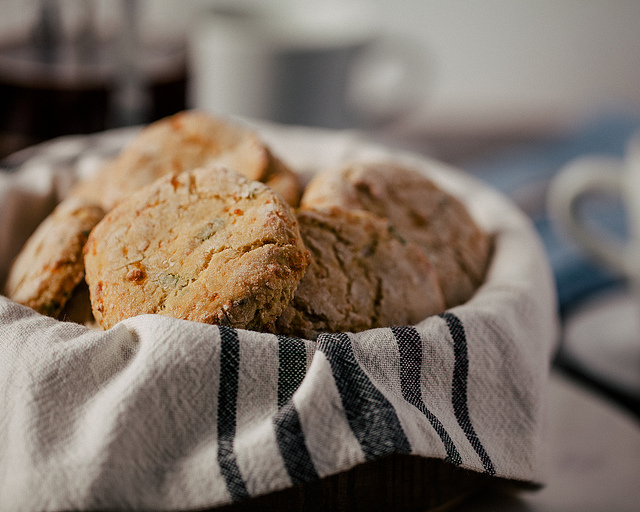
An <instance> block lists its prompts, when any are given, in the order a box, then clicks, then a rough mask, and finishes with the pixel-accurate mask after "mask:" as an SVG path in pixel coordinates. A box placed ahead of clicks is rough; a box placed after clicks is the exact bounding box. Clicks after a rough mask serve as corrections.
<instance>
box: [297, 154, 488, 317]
mask: <svg viewBox="0 0 640 512" xmlns="http://www.w3.org/2000/svg"><path fill="white" fill-rule="evenodd" d="M329 206H340V207H342V208H350V209H360V210H365V211H369V212H372V213H375V214H376V215H378V216H380V217H383V218H386V219H388V221H389V223H390V224H391V225H392V226H393V229H394V230H395V231H396V232H397V234H398V235H399V236H401V237H402V238H403V239H405V240H407V241H410V242H413V243H416V244H418V245H419V246H421V247H422V248H423V249H424V250H425V252H426V254H427V256H428V257H429V260H430V261H431V263H432V264H433V266H434V268H435V269H436V272H437V274H438V277H439V279H440V283H441V284H442V290H443V293H444V296H445V302H446V304H447V307H453V306H456V305H458V304H462V303H464V302H466V301H467V300H469V299H470V298H471V296H472V295H473V294H474V292H475V290H476V289H477V288H478V286H480V284H481V283H482V282H483V281H484V276H485V272H486V268H487V265H488V262H489V259H490V253H491V247H492V240H491V237H490V236H489V235H488V234H487V233H486V232H485V231H483V230H482V229H481V228H480V227H479V226H478V225H477V224H476V222H475V221H474V220H473V219H472V217H471V215H470V214H469V212H468V211H467V209H466V207H465V206H464V205H463V204H462V203H461V202H460V201H459V200H458V199H457V198H455V197H453V196H452V195H451V194H449V193H447V192H445V191H444V190H442V189H440V188H439V187H438V186H436V185H435V184H434V183H433V182H432V181H431V180H429V179H428V178H426V177H425V176H423V175H422V174H420V173H419V172H417V171H415V170H413V169H410V168H407V167H404V166H401V165H398V164H397V163H392V162H391V163H387V162H372V163H369V162H359V163H347V164H345V165H342V166H338V167H335V168H331V169H326V170H323V171H321V172H319V173H318V174H316V175H315V176H314V178H313V179H312V180H311V182H310V183H309V184H308V185H307V187H306V189H305V191H304V194H303V196H302V199H301V202H300V207H301V208H306V209H313V208H324V207H329Z"/></svg>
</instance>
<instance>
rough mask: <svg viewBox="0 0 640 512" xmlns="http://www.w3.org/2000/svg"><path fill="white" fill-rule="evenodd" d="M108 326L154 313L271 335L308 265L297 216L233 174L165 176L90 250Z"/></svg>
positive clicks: (132, 201) (99, 309)
mask: <svg viewBox="0 0 640 512" xmlns="http://www.w3.org/2000/svg"><path fill="white" fill-rule="evenodd" d="M85 265H86V269H87V276H86V280H87V283H88V285H89V290H90V295H91V303H92V309H93V314H94V316H95V318H96V320H97V321H98V322H99V323H100V324H101V325H102V326H103V327H104V328H109V327H111V326H113V325H115V324H116V323H117V322H119V321H120V320H123V319H125V318H128V317H131V316H135V315H141V314H146V313H156V314H161V315H168V316H172V317H175V318H182V319H186V320H193V321H198V322H204V323H211V324H224V325H229V326H232V327H236V328H247V329H253V330H265V329H269V328H270V327H271V326H272V324H273V322H274V321H275V319H276V318H277V317H278V316H279V315H280V314H281V313H282V311H283V310H284V308H285V307H286V306H287V304H288V303H289V301H290V300H291V298H292V297H293V293H294V291H295V288H296V286H297V284H298V281H299V280H300V279H301V277H302V275H303V274H304V271H305V269H306V267H307V265H308V252H307V250H306V249H305V247H304V245H303V242H302V238H301V236H300V231H299V228H298V224H297V221H296V218H295V215H294V213H293V212H292V210H291V208H290V207H289V206H288V205H287V204H286V203H285V202H284V201H283V200H282V199H281V198H280V196H279V195H277V194H276V193H274V192H273V191H272V190H271V189H270V188H268V187H267V186H266V185H264V184H262V183H259V182H256V181H251V180H248V179H247V178H245V177H244V176H242V175H240V174H238V173H236V172H234V171H231V170H229V169H226V168H224V167H215V166H212V167H204V168H200V169H195V170H192V171H186V172H183V173H180V174H172V175H168V176H165V177H163V178H160V179H159V180H157V181H156V182H155V183H153V184H152V185H150V186H147V187H145V188H143V189H141V190H139V191H138V192H136V193H134V194H133V195H131V196H129V197H128V198H126V199H125V200H123V201H122V202H121V203H120V204H119V205H118V206H116V207H115V208H114V209H113V210H112V211H111V212H109V213H108V214H107V215H106V216H105V218H104V219H103V220H102V221H101V222H100V223H99V224H98V225H97V226H96V227H95V228H94V230H93V231H92V233H91V235H90V237H89V240H88V242H87V245H86V247H85Z"/></svg>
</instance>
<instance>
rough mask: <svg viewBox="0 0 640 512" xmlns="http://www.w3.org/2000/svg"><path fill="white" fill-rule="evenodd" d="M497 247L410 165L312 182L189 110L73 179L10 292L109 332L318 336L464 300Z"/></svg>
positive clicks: (25, 255) (245, 131)
mask: <svg viewBox="0 0 640 512" xmlns="http://www.w3.org/2000/svg"><path fill="white" fill-rule="evenodd" d="M491 245H492V243H491V237H490V236H489V234H487V233H486V232H485V231H483V230H482V229H481V228H480V227H479V226H478V225H477V224H476V223H475V222H474V220H473V219H472V218H471V216H470V215H469V213H468V212H467V210H466V208H465V207H464V205H463V204H462V203H461V202H460V201H459V200H457V199H456V198H455V197H453V196H452V195H450V194H449V193H447V192H445V191H443V190H441V189H440V188H439V187H437V186H436V185H435V184H434V183H433V182H432V181H431V180H429V179H427V178H426V177H424V176H423V175H422V174H420V173H419V172H418V171H416V170H413V169H410V168H407V167H405V166H403V165H400V164H398V163H396V162H389V161H378V162H347V163H344V164H342V165H339V166H337V167H334V168H329V169H322V170H320V171H319V172H318V173H316V174H315V175H314V177H313V178H312V179H311V181H310V182H309V183H308V184H306V186H304V188H303V186H302V183H301V180H300V178H299V176H298V174H297V173H296V172H295V171H294V170H292V169H291V168H290V166H289V165H287V164H286V163H285V162H284V161H283V160H282V159H281V158H278V156H276V155H274V154H273V152H272V151H271V149H270V148H269V147H267V145H266V144H265V143H264V142H263V141H262V140H261V139H260V137H259V136H258V135H257V133H256V132H254V131H253V130H251V129H249V128H247V127H244V126H241V125H239V124H236V123H232V122H230V121H228V120H223V119H218V118H215V117H211V116H210V115H208V114H205V113H203V112H199V111H186V112H181V113H179V114H176V115H173V116H171V117H169V118H165V119H162V120H160V121H157V122H155V123H153V124H150V125H149V126H147V127H145V128H144V129H143V130H141V131H140V132H139V133H138V134H137V135H136V136H135V138H134V139H133V140H132V141H131V143H130V144H129V145H128V146H127V147H125V148H124V149H123V150H122V152H121V153H120V154H119V155H117V156H116V157H115V158H114V159H112V160H110V161H109V162H107V163H106V164H105V165H104V166H103V167H102V168H101V169H100V170H99V171H98V172H97V173H96V174H95V175H93V176H91V177H90V178H88V179H86V180H84V181H81V182H79V183H78V184H77V185H76V186H75V188H74V189H73V190H72V191H71V193H70V194H69V196H68V197H67V198H66V199H64V200H63V201H62V202H61V203H60V204H59V205H58V206H57V207H56V209H55V210H54V211H53V212H52V213H51V214H50V215H49V216H48V217H47V218H46V219H45V220H44V221H43V222H42V223H41V225H40V226H39V227H38V228H37V229H36V231H35V232H34V233H33V235H32V236H31V237H30V238H29V240H27V242H26V244H25V246H24V248H23V249H22V251H21V252H20V253H19V255H18V256H17V258H16V260H15V261H14V264H13V265H12V268H11V270H10V273H9V277H8V279H7V286H6V294H7V296H8V297H10V298H11V299H13V300H14V301H16V302H19V303H22V304H24V305H27V306H29V307H31V308H33V309H35V310H36V311H38V312H40V313H42V314H45V315H49V316H53V317H56V318H59V319H61V320H66V321H73V322H79V323H83V324H86V325H91V326H93V327H95V328H101V329H108V328H110V327H112V326H113V325H115V324H116V323H118V322H120V321H121V320H124V319H126V318H130V317H133V316H137V315H142V314H160V315H168V316H172V317H175V318H181V319H185V320H191V321H197V322H205V323H210V324H218V325H228V326H232V327H235V328H241V329H251V330H256V331H262V332H273V333H279V334H285V335H289V336H297V337H302V338H306V339H315V338H316V337H317V335H318V334H319V333H321V332H343V331H350V332H357V331H362V330H366V329H371V328H375V327H387V326H392V325H408V324H415V323H417V322H419V321H421V320H423V319H424V318H426V317H428V316H431V315H434V314H438V313H441V312H442V311H444V310H445V309H447V308H450V307H452V306H455V305H458V304H462V303H464V302H466V301H467V300H469V298H470V297H471V296H472V295H473V294H474V293H475V291H476V290H477V288H478V287H479V286H480V284H481V283H482V282H483V280H484V276H485V272H486V268H487V265H488V261H489V258H490V253H491Z"/></svg>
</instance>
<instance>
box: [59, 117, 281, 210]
mask: <svg viewBox="0 0 640 512" xmlns="http://www.w3.org/2000/svg"><path fill="white" fill-rule="evenodd" d="M273 158H274V157H273V156H272V155H271V153H270V152H269V150H268V148H267V147H266V146H265V145H264V143H263V142H262V141H261V140H260V138H259V137H258V135H257V134H256V133H255V132H254V131H252V130H250V129H248V128H246V127H244V126H240V125H239V124H235V123H232V122H229V121H227V120H223V119H218V118H216V117H212V116H210V115H208V114H206V113H204V112H201V111H197V110H190V111H185V112H180V113H178V114H174V115H173V116H170V117H166V118H163V119H161V120H159V121H156V122H154V123H151V124H150V125H148V126H146V127H145V128H144V129H143V130H141V131H140V133H138V134H137V135H136V136H135V138H134V139H133V140H132V141H131V143H130V144H129V145H128V146H127V147H126V148H125V149H124V150H123V151H122V152H121V153H120V154H119V155H118V156H117V157H116V158H115V159H113V160H111V161H109V162H107V163H106V164H105V165H104V166H103V167H102V168H101V169H100V170H99V171H98V172H97V173H96V174H95V175H93V176H92V177H91V178H89V179H87V180H85V181H82V182H80V183H79V184H78V185H77V186H76V187H75V188H74V190H73V191H72V192H71V195H74V196H78V197H82V198H84V199H86V200H88V201H93V202H95V203H96V204H100V205H102V207H103V208H104V209H105V211H109V210H110V209H111V208H113V206H115V205H116V204H117V203H118V202H119V201H121V200H122V199H123V198H125V197H126V196H128V195H129V194H131V193H132V192H133V191H135V190H137V189H139V188H141V187H143V186H145V185H148V184H150V183H152V182H154V181H155V180H156V179H158V178H160V177H161V176H164V175H166V174H169V173H180V172H182V171H187V170H191V169H195V168H197V167H205V166H209V165H212V164H214V163H215V164H220V165H223V166H225V167H228V168H230V169H232V170H234V171H236V172H238V173H240V174H242V175H244V176H246V177H247V178H249V179H250V180H259V181H264V180H265V179H266V178H267V175H268V174H269V173H271V172H272V171H271V170H270V169H271V168H272V167H273V166H275V165H277V164H276V163H274V162H272V160H273Z"/></svg>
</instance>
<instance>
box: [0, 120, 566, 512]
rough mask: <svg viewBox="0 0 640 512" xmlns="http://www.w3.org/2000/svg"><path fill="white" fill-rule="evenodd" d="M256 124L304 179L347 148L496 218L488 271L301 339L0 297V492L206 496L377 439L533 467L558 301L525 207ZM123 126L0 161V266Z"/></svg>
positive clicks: (161, 502) (3, 497)
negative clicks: (100, 316) (437, 297)
mask: <svg viewBox="0 0 640 512" xmlns="http://www.w3.org/2000/svg"><path fill="white" fill-rule="evenodd" d="M255 126H256V127H257V129H258V130H259V132H260V133H261V135H262V136H263V138H264V139H265V140H266V141H267V143H268V144H269V145H270V146H271V147H272V149H273V151H274V153H275V154H277V155H279V156H280V157H282V159H283V160H285V161H286V162H287V163H289V164H290V165H291V166H292V167H293V168H295V169H296V170H298V171H300V172H301V173H302V174H303V175H304V176H305V177H308V176H310V175H311V174H312V173H313V172H314V171H316V170H317V169H319V168H322V167H324V166H327V165H331V164H334V163H337V162H340V161H344V160H348V159H353V158H362V159H368V158H393V159H395V160H398V161H403V162H406V163H408V164H410V165H412V166H414V167H416V168H417V169H419V170H420V171H422V172H424V173H425V174H426V175H427V176H429V177H431V178H432V179H433V180H434V181H436V182H437V183H439V184H440V185H441V186H442V187H443V188H445V189H447V190H449V191H450V192H452V193H453V194H454V195H456V196H458V197H459V198H461V199H462V200H463V201H464V202H465V204H466V205H467V207H468V208H469V210H470V211H471V213H472V214H473V216H474V217H475V218H476V219H477V221H478V222H479V223H480V224H481V225H482V226H483V227H484V228H485V229H487V230H489V231H490V232H491V233H492V234H494V236H495V252H494V255H493V258H492V263H491V266H490V268H489V272H488V275H487V279H486V282H485V283H484V285H483V286H482V287H481V288H480V289H479V290H478V292H477V293H476V295H475V296H474V297H473V298H472V299H471V300H470V301H469V302H468V303H467V304H465V305H462V306H459V307H456V308H453V309H451V310H449V311H447V312H446V313H444V314H443V315H440V316H434V317H430V318H426V319H425V320H424V321H422V322H420V323H419V324H417V325H414V326H398V327H394V328H385V329H374V330H370V331H366V332H362V333H358V334H351V333H339V334H332V335H321V336H320V337H319V339H318V340H317V341H316V342H312V341H308V340H301V339H296V338H288V337H283V336H276V335H271V334H262V333H256V332H251V331H244V330H233V329H230V328H220V327H217V326H212V325H204V324H199V323H193V322H188V321H182V320H176V319H172V318H167V317H163V316H159V315H146V316H139V317H135V318H131V319H128V320H125V321H123V322H121V323H119V324H118V325H116V326H115V327H113V328H112V329H109V330H108V331H104V332H101V331H95V330H90V329H88V328H85V327H84V326H81V325H77V324H71V323H62V322H59V321H57V320H54V319H51V318H47V317H43V316H40V315H38V314H37V313H35V312H34V311H32V310H31V309H29V308H26V307H23V306H21V305H18V304H15V303H13V302H12V301H10V300H9V299H7V298H6V297H0V510H7V511H9V510H10V511H18V510H24V511H32V510H69V509H97V508H99V509H131V508H145V509H154V510H172V509H178V508H179V509H189V508H194V509H195V508H202V507H212V506H216V505H223V504H228V503H232V502H234V501H236V500H240V499H243V498H245V497H251V496H257V495H261V494H265V493H269V492H272V491H276V490H279V489H284V488H287V487H290V486H292V485H294V484H297V483H304V482H307V481H311V480H314V479H317V478H322V477H324V476H328V475H332V474H335V473H338V472H341V471H344V470H347V469H349V468H352V467H354V466H355V465H358V464H360V463H362V462H365V461H369V460H375V459H377V458H379V457H382V456H384V455H386V454H389V453H411V454H416V455H420V456H423V457H430V458H438V459H445V460H447V461H449V462H450V463H452V464H455V465H459V466H461V467H464V468H469V469H472V470H475V471H478V472H484V473H488V474H491V475H496V476H499V477H504V478H507V479H512V480H514V481H518V482H529V483H544V480H545V453H544V447H545V412H544V411H545V388H546V384H547V380H548V371H549V364H550V359H551V355H552V352H553V348H554V344H555V342H556V339H557V335H558V319H557V316H556V308H557V302H556V295H555V287H554V283H553V279H552V275H551V271H550V268H549V265H548V263H547V259H546V256H545V253H544V250H543V247H542V245H541V242H540V240H539V239H538V237H537V235H536V233H535V231H534V229H533V227H532V226H531V224H530V222H529V220H528V219H527V217H526V216H525V215H524V214H523V213H521V212H520V211H519V210H518V209H517V208H516V207H515V206H514V205H513V204H512V203H511V202H510V201H509V200H507V199H506V198H505V197H503V196H502V195H500V194H498V193H496V192H494V191H493V190H491V189H489V188H487V187H486V186H485V185H483V184H482V183H480V182H479V181H476V180H475V179H473V178H472V177H470V176H468V175H465V174H464V173H462V172H460V171H458V170H455V169H451V168H449V167H447V166H445V165H443V164H441V163H438V162H435V161H432V160H429V159H426V158H422V157H418V156H415V155H411V154H405V153H402V152H395V151H391V150H388V149H385V148H383V147H379V146H377V145H374V144H371V143H369V142H367V141H365V140H363V139H362V138H361V137H360V136H359V135H358V134H356V133H354V132H328V131H322V130H316V129H306V128H305V129H303V128H295V127H283V126H274V125H262V124H258V125H255ZM134 131H135V130H133V131H132V130H130V129H128V130H121V131H114V132H107V133H104V134H99V135H95V136H88V137H70V138H65V139H60V140H57V141H54V142H53V143H50V144H47V145H44V146H39V147H37V148H35V149H34V150H33V151H32V154H30V155H27V156H28V158H27V161H26V163H24V164H23V165H22V166H20V167H19V168H17V170H14V171H12V172H11V173H4V174H1V175H0V244H2V245H0V279H3V278H4V277H5V276H6V271H7V268H8V266H9V264H10V261H11V259H12V258H13V256H14V255H15V254H16V253H17V251H18V250H19V249H20V247H21V245H22V242H23V241H24V239H25V237H26V236H27V235H28V234H29V233H30V232H31V230H33V228H34V227H35V226H36V225H37V223H38V222H40V220H41V219H42V218H43V217H44V216H45V215H46V213H48V211H50V210H51V208H52V207H53V205H54V204H55V203H56V202H57V201H58V200H59V199H60V198H61V197H63V196H64V194H65V191H66V190H67V189H68V185H69V184H70V183H71V182H72V181H73V180H74V179H75V178H77V177H78V176H79V175H82V174H83V173H85V172H91V171H92V170H93V169H95V168H96V165H97V164H98V163H99V162H100V161H101V159H102V158H104V157H105V155H108V154H110V153H112V152H114V151H116V150H118V149H119V148H120V147H122V146H123V144H124V143H125V142H126V141H127V140H129V139H130V137H131V136H132V134H133V132H134Z"/></svg>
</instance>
